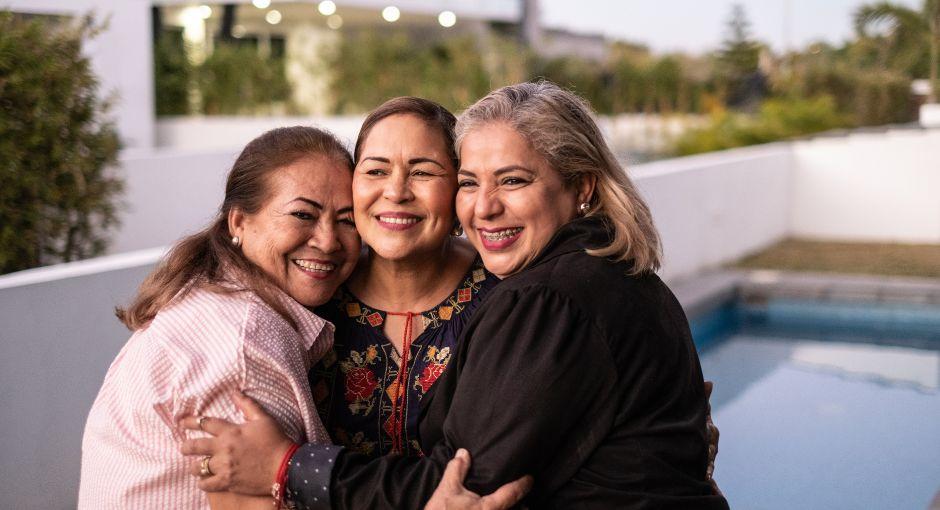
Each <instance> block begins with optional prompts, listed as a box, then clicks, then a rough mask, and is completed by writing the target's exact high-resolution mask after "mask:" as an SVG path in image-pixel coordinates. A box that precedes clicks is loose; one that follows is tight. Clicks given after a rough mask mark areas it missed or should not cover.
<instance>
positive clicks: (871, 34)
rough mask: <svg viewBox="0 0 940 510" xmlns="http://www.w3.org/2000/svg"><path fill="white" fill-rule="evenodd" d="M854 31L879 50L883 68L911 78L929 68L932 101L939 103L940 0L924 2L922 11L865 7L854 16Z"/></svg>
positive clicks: (888, 5) (879, 5)
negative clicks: (908, 74) (892, 69)
mask: <svg viewBox="0 0 940 510" xmlns="http://www.w3.org/2000/svg"><path fill="white" fill-rule="evenodd" d="M879 29H880V30H879ZM855 30H856V32H857V33H858V35H859V37H860V38H861V39H862V41H863V42H868V43H870V44H871V46H872V47H874V48H877V49H876V51H877V54H878V56H879V60H880V63H881V64H882V65H883V66H885V67H892V68H895V69H901V70H903V71H906V72H908V73H910V75H911V76H912V77H923V73H924V67H926V68H927V74H928V76H929V79H930V84H931V93H930V101H931V102H936V101H937V94H938V89H940V82H938V70H937V66H938V59H940V0H924V5H923V7H922V8H921V10H920V11H916V10H913V9H909V8H907V7H903V6H899V5H895V4H892V3H890V2H879V3H876V4H870V5H864V6H862V7H860V8H859V9H858V11H856V13H855ZM925 48H927V49H928V50H927V52H926V53H925V52H924V49H925ZM925 60H926V66H925V65H924V61H925Z"/></svg>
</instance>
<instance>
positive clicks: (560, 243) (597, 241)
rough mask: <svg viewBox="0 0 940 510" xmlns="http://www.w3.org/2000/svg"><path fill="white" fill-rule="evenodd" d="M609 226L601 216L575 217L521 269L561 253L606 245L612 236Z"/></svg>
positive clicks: (531, 266)
mask: <svg viewBox="0 0 940 510" xmlns="http://www.w3.org/2000/svg"><path fill="white" fill-rule="evenodd" d="M610 228H611V227H610V226H609V223H608V222H607V219H606V218H605V217H603V216H588V217H585V218H575V219H573V220H571V221H570V222H568V223H566V224H564V225H562V226H561V228H559V229H558V230H557V231H556V232H555V234H554V235H553V236H552V238H551V239H549V241H548V244H546V245H545V247H544V248H542V251H541V252H539V254H538V255H537V256H536V257H535V259H533V260H532V262H530V263H529V265H528V266H526V267H525V268H523V271H525V270H527V269H531V268H533V267H535V266H538V265H539V264H543V263H545V262H548V261H550V260H552V259H554V258H556V257H560V256H561V255H565V254H568V253H572V252H576V251H585V250H589V249H596V248H602V247H604V246H607V245H608V244H610V242H611V239H612V238H613V236H612V233H611V230H610ZM517 274H518V273H517Z"/></svg>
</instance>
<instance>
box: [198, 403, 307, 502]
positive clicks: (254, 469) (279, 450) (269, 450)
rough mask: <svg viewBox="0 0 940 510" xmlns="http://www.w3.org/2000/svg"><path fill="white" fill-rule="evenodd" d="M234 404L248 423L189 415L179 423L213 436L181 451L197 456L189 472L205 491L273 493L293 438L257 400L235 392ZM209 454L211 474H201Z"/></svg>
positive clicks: (259, 494) (261, 494)
mask: <svg viewBox="0 0 940 510" xmlns="http://www.w3.org/2000/svg"><path fill="white" fill-rule="evenodd" d="M232 400H234V402H235V405H236V406H237V407H238V409H239V410H240V411H241V412H242V414H243V415H244V416H245V423H243V424H241V425H236V424H234V423H230V422H228V421H225V420H222V419H219V418H210V417H203V418H201V422H202V423H201V426H200V418H198V417H188V418H184V419H182V420H180V426H182V427H183V428H185V429H189V430H201V431H203V432H206V433H207V434H210V435H211V437H205V438H198V439H189V440H186V441H184V442H183V444H182V446H181V447H180V451H181V452H182V453H183V454H184V455H198V456H199V458H197V459H195V460H194V461H193V462H192V465H191V468H190V472H192V474H193V475H194V476H199V488H200V489H202V490H204V491H206V492H219V491H230V492H235V493H238V494H246V495H250V496H265V495H267V496H270V495H271V485H272V484H273V483H274V479H275V478H276V477H277V471H278V468H279V467H280V464H281V460H282V459H283V458H284V455H285V454H286V453H287V450H288V449H290V447H291V445H292V444H293V441H291V440H290V438H288V437H287V436H286V435H284V432H282V431H281V427H280V425H278V423H277V421H275V420H274V418H272V417H271V416H270V415H269V414H268V413H266V412H265V411H264V409H262V408H261V406H259V405H258V404H257V403H255V401H254V400H251V399H250V398H248V397H246V396H245V395H243V394H242V393H241V392H235V393H234V394H233V396H232ZM206 456H210V459H209V462H208V464H209V469H210V470H211V471H212V475H211V476H200V470H201V468H202V466H201V463H202V460H203V459H204V458H205V457H206Z"/></svg>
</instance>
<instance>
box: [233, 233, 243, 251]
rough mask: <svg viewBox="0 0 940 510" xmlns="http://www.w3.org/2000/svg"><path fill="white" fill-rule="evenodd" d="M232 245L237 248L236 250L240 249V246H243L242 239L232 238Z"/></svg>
mask: <svg viewBox="0 0 940 510" xmlns="http://www.w3.org/2000/svg"><path fill="white" fill-rule="evenodd" d="M232 245H233V246H235V247H236V248H238V247H239V246H241V245H242V238H240V237H238V236H233V237H232Z"/></svg>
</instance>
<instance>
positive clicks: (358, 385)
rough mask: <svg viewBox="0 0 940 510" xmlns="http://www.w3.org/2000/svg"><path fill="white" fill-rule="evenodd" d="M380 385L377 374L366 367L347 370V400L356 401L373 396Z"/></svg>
mask: <svg viewBox="0 0 940 510" xmlns="http://www.w3.org/2000/svg"><path fill="white" fill-rule="evenodd" d="M378 385H379V383H378V381H376V380H375V374H374V373H372V370H369V369H368V368H366V367H357V368H353V369H350V370H349V371H348V372H346V401H347V402H356V401H358V400H365V399H367V398H369V397H371V396H372V392H373V391H375V388H376V387H377V386H378Z"/></svg>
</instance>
